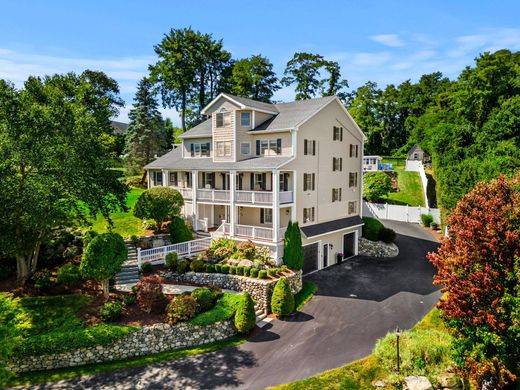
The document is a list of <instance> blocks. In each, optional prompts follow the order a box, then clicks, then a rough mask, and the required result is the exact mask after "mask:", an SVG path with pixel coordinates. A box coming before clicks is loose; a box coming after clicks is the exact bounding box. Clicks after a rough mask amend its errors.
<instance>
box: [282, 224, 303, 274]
mask: <svg viewBox="0 0 520 390" xmlns="http://www.w3.org/2000/svg"><path fill="white" fill-rule="evenodd" d="M283 245H284V251H283V263H284V264H285V265H287V266H288V267H289V268H292V269H294V270H300V269H302V268H303V247H302V235H301V231H300V226H299V225H298V221H296V222H292V221H289V224H288V225H287V230H286V231H285V237H284V244H283Z"/></svg>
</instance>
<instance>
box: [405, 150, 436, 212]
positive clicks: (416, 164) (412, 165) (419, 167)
mask: <svg viewBox="0 0 520 390" xmlns="http://www.w3.org/2000/svg"><path fill="white" fill-rule="evenodd" d="M406 170H407V171H413V172H419V176H420V177H421V182H422V188H423V195H424V200H425V201H426V205H427V206H428V205H430V201H429V200H428V191H427V188H428V178H427V177H426V172H425V171H424V165H423V163H422V162H421V161H408V160H406Z"/></svg>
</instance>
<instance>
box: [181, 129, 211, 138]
mask: <svg viewBox="0 0 520 390" xmlns="http://www.w3.org/2000/svg"><path fill="white" fill-rule="evenodd" d="M188 131H189V130H188ZM179 138H181V139H182V140H185V139H191V138H213V135H211V134H209V135H202V134H198V135H186V134H185V135H179Z"/></svg>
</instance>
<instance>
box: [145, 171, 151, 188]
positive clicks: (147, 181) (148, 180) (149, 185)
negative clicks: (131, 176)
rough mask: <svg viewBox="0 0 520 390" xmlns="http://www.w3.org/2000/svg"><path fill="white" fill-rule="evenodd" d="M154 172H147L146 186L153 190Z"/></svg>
mask: <svg viewBox="0 0 520 390" xmlns="http://www.w3.org/2000/svg"><path fill="white" fill-rule="evenodd" d="M151 174H152V171H146V184H147V185H148V187H147V188H148V189H150V188H152V177H151Z"/></svg>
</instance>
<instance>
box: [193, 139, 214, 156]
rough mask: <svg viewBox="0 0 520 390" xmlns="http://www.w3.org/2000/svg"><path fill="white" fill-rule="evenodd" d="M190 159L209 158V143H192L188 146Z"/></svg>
mask: <svg viewBox="0 0 520 390" xmlns="http://www.w3.org/2000/svg"><path fill="white" fill-rule="evenodd" d="M190 154H191V157H209V155H210V143H209V142H204V143H200V142H193V143H191V144H190Z"/></svg>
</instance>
